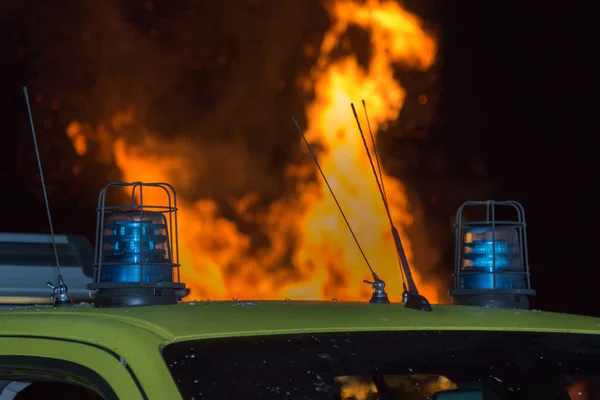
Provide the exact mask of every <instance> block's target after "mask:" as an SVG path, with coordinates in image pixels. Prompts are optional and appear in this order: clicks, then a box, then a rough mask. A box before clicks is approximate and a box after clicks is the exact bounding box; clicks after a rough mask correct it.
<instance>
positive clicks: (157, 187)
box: [88, 182, 189, 307]
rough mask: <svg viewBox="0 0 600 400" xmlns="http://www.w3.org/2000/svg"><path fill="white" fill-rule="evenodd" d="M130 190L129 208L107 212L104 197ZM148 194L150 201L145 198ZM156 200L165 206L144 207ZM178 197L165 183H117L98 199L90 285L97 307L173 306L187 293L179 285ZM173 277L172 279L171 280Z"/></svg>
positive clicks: (110, 208)
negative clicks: (92, 279)
mask: <svg viewBox="0 0 600 400" xmlns="http://www.w3.org/2000/svg"><path fill="white" fill-rule="evenodd" d="M112 188H118V189H121V194H122V190H123V188H125V189H131V193H130V198H131V203H129V204H126V205H117V206H107V205H106V195H107V191H108V190H109V189H112ZM149 191H151V192H153V193H152V196H148V192H149ZM144 192H145V193H146V198H148V197H152V198H153V199H156V198H158V197H160V196H156V194H157V193H156V192H158V193H159V194H161V193H162V195H163V196H164V197H165V200H166V204H153V205H149V204H144V203H143V201H142V200H143V198H144ZM177 233H178V232H177V195H176V193H175V190H174V189H173V187H172V186H171V185H169V184H166V183H142V182H133V183H126V182H117V183H111V184H109V185H108V186H106V187H105V188H104V189H103V190H102V192H101V193H100V197H99V199H98V216H97V229H96V255H95V263H94V282H93V283H92V284H90V285H88V288H89V289H90V290H91V291H92V292H93V293H94V297H95V305H96V307H117V306H137V305H153V304H175V303H177V302H178V301H179V300H181V299H182V298H183V297H185V296H186V295H187V294H188V293H189V289H186V288H185V284H183V283H180V281H179V252H178V247H179V244H178V237H177ZM175 271H176V274H175Z"/></svg>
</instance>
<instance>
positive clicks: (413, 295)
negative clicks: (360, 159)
mask: <svg viewBox="0 0 600 400" xmlns="http://www.w3.org/2000/svg"><path fill="white" fill-rule="evenodd" d="M350 106H351V107H352V112H353V113H354V118H355V119H356V124H357V125H358V130H359V132H360V137H361V139H362V141H363V145H364V146H365V149H366V151H367V156H368V157H369V163H370V164H371V169H372V170H373V175H374V176H375V181H376V182H377V187H378V188H379V194H380V195H381V199H382V200H383V206H384V207H385V212H386V214H387V217H388V220H389V222H390V226H391V229H392V237H393V238H394V244H395V245H396V252H397V254H398V258H399V260H400V268H401V272H403V273H404V277H405V282H406V286H408V288H407V289H408V292H407V293H405V294H404V296H403V297H406V307H407V308H411V309H415V310H420V311H431V305H430V304H429V301H428V300H427V299H426V298H425V297H423V296H422V295H420V294H419V291H418V290H417V285H415V281H414V280H413V277H412V273H411V271H410V266H409V265H408V259H407V258H406V253H405V252H404V247H403V246H402V240H400V234H399V233H398V229H396V226H395V225H394V221H393V220H392V215H391V213H390V208H389V206H388V202H387V200H386V196H385V193H384V191H383V188H382V186H381V183H380V182H379V177H378V175H377V171H376V170H375V165H374V164H373V159H372V158H371V152H370V151H369V146H368V145H367V141H366V140H365V135H364V133H363V130H362V127H361V126H360V121H359V119H358V114H357V113H356V109H355V108H354V103H350Z"/></svg>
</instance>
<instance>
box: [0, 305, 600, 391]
mask: <svg viewBox="0 0 600 400" xmlns="http://www.w3.org/2000/svg"><path fill="white" fill-rule="evenodd" d="M381 330H470V331H477V330H480V331H545V332H573V333H586V334H600V318H592V317H585V316H577V315H567V314H555V313H548V312H543V311H522V310H518V311H517V310H504V309H484V308H477V307H461V306H451V305H448V306H434V310H433V312H419V311H413V310H409V309H406V308H405V307H404V306H403V305H402V304H392V305H378V304H375V305H371V304H368V303H344V302H294V301H261V302H251V301H248V302H246V301H236V302H190V303H182V304H178V305H173V306H152V307H136V308H114V309H98V308H93V307H90V306H74V307H70V308H57V309H55V308H53V307H49V306H40V307H28V308H19V309H14V310H6V311H0V338H2V337H11V336H12V337H17V336H37V337H44V338H62V339H69V340H74V341H79V342H85V343H89V344H93V345H96V346H100V347H102V348H104V349H108V350H110V351H112V352H114V353H116V354H118V355H119V357H121V358H122V359H123V361H124V362H126V363H127V365H128V366H129V367H130V368H131V370H132V371H133V373H134V374H135V375H136V377H137V378H138V379H139V381H140V383H141V385H142V387H143V388H144V390H145V391H146V393H147V395H148V398H151V399H152V398H156V399H160V398H177V397H178V392H177V388H176V386H175V384H174V382H173V381H172V379H171V376H170V374H169V372H168V370H167V367H166V365H165V363H164V362H163V359H162V357H161V354H160V347H161V346H162V345H165V344H168V343H170V342H174V341H180V340H186V339H193V338H196V339H197V338H215V337H223V336H244V335H260V334H281V333H301V332H305V333H310V332H347V331H381ZM5 348H7V347H6V346H4V347H0V350H2V349H5ZM21 349H23V351H24V352H28V353H30V354H31V353H34V352H35V351H37V350H35V351H34V350H33V349H32V348H27V346H25V347H23V346H21ZM77 349H78V347H77V346H71V347H69V348H67V347H65V348H64V349H61V354H62V356H63V358H64V359H65V360H70V361H73V360H76V359H77V360H79V359H80V358H81V354H79V352H80V350H77ZM15 351H16V350H15ZM19 351H20V349H19ZM121 372H123V374H121V377H122V378H118V379H123V380H126V379H128V378H127V375H126V374H125V371H121ZM112 379H117V378H115V377H113V378H112ZM119 384H125V383H124V382H120V383H119Z"/></svg>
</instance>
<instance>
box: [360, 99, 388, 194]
mask: <svg viewBox="0 0 600 400" xmlns="http://www.w3.org/2000/svg"><path fill="white" fill-rule="evenodd" d="M362 105H363V109H364V110H365V118H366V119H367V126H368V127H369V135H370V136H371V143H373V153H375V161H376V162H377V169H378V170H379V179H380V180H381V189H383V200H384V201H385V202H386V203H387V193H386V192H385V182H384V181H383V173H382V172H381V162H380V161H379V153H378V152H377V145H376V144H375V136H374V135H373V131H372V130H371V122H370V121H369V113H367V104H366V103H365V101H364V99H363V101H362Z"/></svg>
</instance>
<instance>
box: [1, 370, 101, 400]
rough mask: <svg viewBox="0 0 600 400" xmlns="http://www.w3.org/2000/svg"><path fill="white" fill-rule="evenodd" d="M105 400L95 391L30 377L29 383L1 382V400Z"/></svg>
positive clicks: (33, 376) (70, 384)
mask: <svg viewBox="0 0 600 400" xmlns="http://www.w3.org/2000/svg"><path fill="white" fill-rule="evenodd" d="M34 399H45V400H52V399H57V400H59V399H60V400H78V399H81V400H105V399H104V397H103V396H101V395H100V394H98V393H96V392H95V391H93V390H91V389H89V388H86V387H82V386H78V385H75V384H72V383H66V382H52V381H48V379H47V378H42V377H36V376H35V375H32V376H29V377H28V379H27V381H6V380H4V381H0V400H34Z"/></svg>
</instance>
